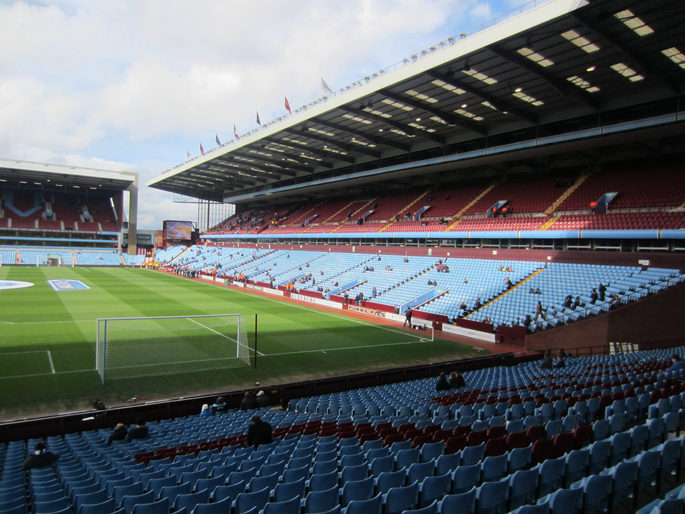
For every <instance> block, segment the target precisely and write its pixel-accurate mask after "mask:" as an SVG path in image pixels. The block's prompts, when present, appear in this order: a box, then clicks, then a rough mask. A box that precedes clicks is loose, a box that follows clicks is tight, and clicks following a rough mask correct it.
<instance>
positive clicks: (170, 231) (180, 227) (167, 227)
mask: <svg viewBox="0 0 685 514" xmlns="http://www.w3.org/2000/svg"><path fill="white" fill-rule="evenodd" d="M192 233H193V222H192V221H171V220H166V221H165V222H164V234H165V236H166V238H167V239H188V240H189V239H190V238H191V235H192Z"/></svg>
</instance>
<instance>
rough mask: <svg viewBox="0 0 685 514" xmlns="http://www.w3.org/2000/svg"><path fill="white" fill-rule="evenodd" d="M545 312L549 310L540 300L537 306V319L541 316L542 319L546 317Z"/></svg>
mask: <svg viewBox="0 0 685 514" xmlns="http://www.w3.org/2000/svg"><path fill="white" fill-rule="evenodd" d="M545 312H547V309H545V308H543V307H542V302H541V301H538V304H537V306H536V307H535V320H536V321H537V319H538V318H539V317H542V319H545Z"/></svg>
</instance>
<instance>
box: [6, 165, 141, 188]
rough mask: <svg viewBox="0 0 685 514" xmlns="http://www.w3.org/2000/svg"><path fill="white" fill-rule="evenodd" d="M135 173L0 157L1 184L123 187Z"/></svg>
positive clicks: (131, 179) (130, 182) (133, 177)
mask: <svg viewBox="0 0 685 514" xmlns="http://www.w3.org/2000/svg"><path fill="white" fill-rule="evenodd" d="M137 177H138V174H137V173H133V172H125V171H109V170H101V169H96V168H81V167H78V166H69V165H62V164H48V163H42V162H30V161H19V160H16V159H0V186H1V185H3V184H10V185H13V186H22V185H23V184H26V185H27V186H29V187H31V188H32V189H33V188H35V187H37V186H38V187H43V188H46V189H56V190H58V189H67V190H78V189H80V188H84V189H89V190H105V191H123V190H125V189H128V188H129V187H130V186H131V184H133V183H134V182H135V181H136V180H137Z"/></svg>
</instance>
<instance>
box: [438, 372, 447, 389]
mask: <svg viewBox="0 0 685 514" xmlns="http://www.w3.org/2000/svg"><path fill="white" fill-rule="evenodd" d="M449 389H450V382H449V380H447V375H445V372H444V371H441V372H440V375H438V381H437V383H436V384H435V390H436V391H447V390H449Z"/></svg>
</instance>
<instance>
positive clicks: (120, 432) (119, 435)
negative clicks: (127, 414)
mask: <svg viewBox="0 0 685 514" xmlns="http://www.w3.org/2000/svg"><path fill="white" fill-rule="evenodd" d="M127 435H128V429H127V428H126V425H124V424H123V423H117V424H116V425H114V430H112V433H111V434H110V435H109V438H107V445H108V446H109V445H111V444H112V441H123V440H124V439H126V436H127Z"/></svg>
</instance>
